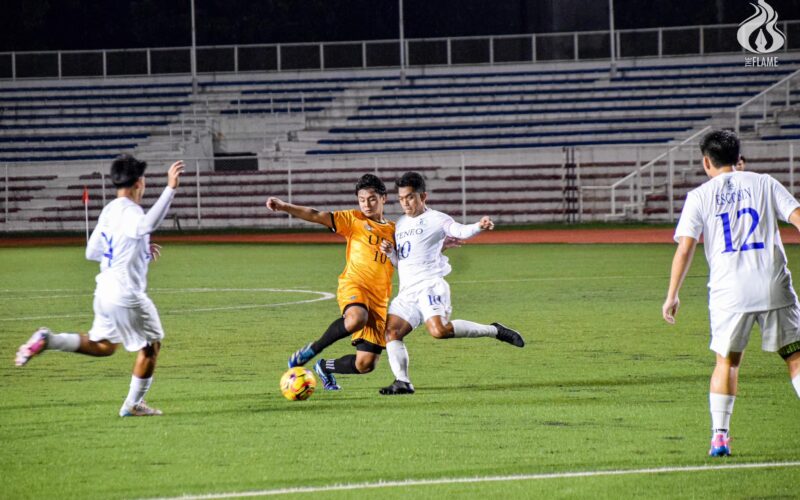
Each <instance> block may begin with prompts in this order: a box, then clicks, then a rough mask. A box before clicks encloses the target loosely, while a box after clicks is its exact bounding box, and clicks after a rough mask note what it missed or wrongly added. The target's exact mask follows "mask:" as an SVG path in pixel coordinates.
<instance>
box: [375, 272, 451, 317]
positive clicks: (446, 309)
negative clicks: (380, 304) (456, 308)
mask: <svg viewBox="0 0 800 500" xmlns="http://www.w3.org/2000/svg"><path fill="white" fill-rule="evenodd" d="M452 312H453V308H452V306H451V305H450V285H448V284H447V282H446V281H445V280H444V278H435V279H432V280H425V281H421V282H419V283H417V284H416V285H414V286H412V287H410V288H407V289H405V290H402V291H401V292H400V293H399V294H397V297H395V298H394V299H393V300H392V302H391V304H389V314H392V315H394V316H398V317H400V318H403V319H404V320H405V321H406V322H408V324H410V325H411V328H412V329H413V328H416V327H418V326H419V325H420V324H421V323H422V322H423V321H428V320H429V319H430V318H432V317H434V316H441V317H443V318H444V319H445V321H449V319H450V314H451V313H452Z"/></svg>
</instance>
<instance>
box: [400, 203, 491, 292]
mask: <svg viewBox="0 0 800 500" xmlns="http://www.w3.org/2000/svg"><path fill="white" fill-rule="evenodd" d="M479 232H480V228H479V227H478V224H477V223H476V224H470V225H467V226H464V225H462V224H459V223H457V222H455V221H454V220H453V218H452V217H450V216H449V215H447V214H444V213H442V212H439V211H437V210H432V209H430V208H426V209H425V211H424V212H422V213H421V214H419V215H418V216H416V217H408V216H406V215H403V216H401V217H400V219H399V220H398V221H397V225H396V226H395V232H394V239H395V244H396V246H397V273H398V275H399V276H400V291H403V290H404V289H406V288H409V287H411V286H413V285H415V284H416V283H419V282H420V281H424V280H429V279H433V278H441V277H443V276H447V275H448V274H450V271H451V270H452V268H451V267H450V263H449V262H448V259H447V257H445V256H444V255H443V254H442V245H443V244H444V239H445V237H447V236H452V237H456V238H462V239H465V238H469V237H472V236H474V235H476V234H478V233H479Z"/></svg>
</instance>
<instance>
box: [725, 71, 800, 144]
mask: <svg viewBox="0 0 800 500" xmlns="http://www.w3.org/2000/svg"><path fill="white" fill-rule="evenodd" d="M793 84H794V85H795V86H800V70H797V71H795V72H794V73H792V74H790V75H788V76H786V77H785V78H782V79H781V80H780V81H778V82H775V83H774V84H772V85H770V86H769V87H767V88H766V89H764V90H762V91H761V92H759V93H758V94H756V95H754V96H753V97H751V98H750V99H748V100H746V101H745V102H743V103H742V104H740V105H738V106H736V118H735V127H734V128H735V130H736V133H737V134H738V133H739V132H740V130H741V128H742V115H743V114H744V112H745V110H747V109H748V108H750V107H752V105H753V104H754V103H756V106H757V107H758V111H759V112H760V114H761V120H762V121H766V120H767V114H768V111H769V110H770V109H773V108H775V107H776V105H777V106H779V107H780V106H784V107H787V108H788V107H789V106H790V105H791V104H792V100H791V95H792V85H793ZM776 95H779V96H780V100H778V101H776V100H774V99H775V97H774V96H776Z"/></svg>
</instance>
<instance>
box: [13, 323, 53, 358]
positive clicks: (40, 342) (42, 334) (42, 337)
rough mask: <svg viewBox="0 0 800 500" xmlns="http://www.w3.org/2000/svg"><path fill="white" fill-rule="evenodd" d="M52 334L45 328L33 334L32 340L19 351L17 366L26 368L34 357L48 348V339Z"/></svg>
mask: <svg viewBox="0 0 800 500" xmlns="http://www.w3.org/2000/svg"><path fill="white" fill-rule="evenodd" d="M51 333H53V332H51V331H50V329H49V328H47V327H44V326H43V327H41V328H39V329H38V330H36V331H35V332H33V335H31V338H29V339H28V341H27V342H25V343H24V344H22V345H21V346H20V347H19V350H17V358H16V360H15V363H16V364H17V366H25V365H26V364H28V361H30V360H31V358H32V357H34V356H36V355H39V354H41V353H42V351H44V349H45V347H47V337H48V336H49V335H50V334H51Z"/></svg>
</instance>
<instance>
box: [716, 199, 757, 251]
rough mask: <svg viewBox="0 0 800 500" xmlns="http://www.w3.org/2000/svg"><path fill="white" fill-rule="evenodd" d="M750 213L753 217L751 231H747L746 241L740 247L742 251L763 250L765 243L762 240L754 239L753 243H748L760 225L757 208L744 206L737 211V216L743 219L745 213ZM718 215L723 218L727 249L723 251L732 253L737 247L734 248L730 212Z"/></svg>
mask: <svg viewBox="0 0 800 500" xmlns="http://www.w3.org/2000/svg"><path fill="white" fill-rule="evenodd" d="M745 214H747V215H749V216H750V218H751V221H750V231H749V232H748V233H747V236H746V237H745V238H744V241H745V243H743V244H742V246H741V248H739V251H740V252H746V251H747V250H761V249H762V248H764V243H763V242H760V241H754V242H752V243H747V240H748V239H749V238H750V236H752V235H753V233H754V232H755V231H756V228H757V227H758V220H759V216H758V212H757V211H756V209H755V208H749V207H748V208H743V209H741V210H739V211H738V212H736V216H737V217H739V218H740V219H741V217H742V216H743V215H745ZM717 217H719V218H720V219H722V232H723V234H724V236H725V250H723V251H722V253H730V252H735V251H736V249H735V248H733V238H732V237H731V218H730V216H729V215H728V214H726V213H725V214H719V215H718V216H717Z"/></svg>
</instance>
